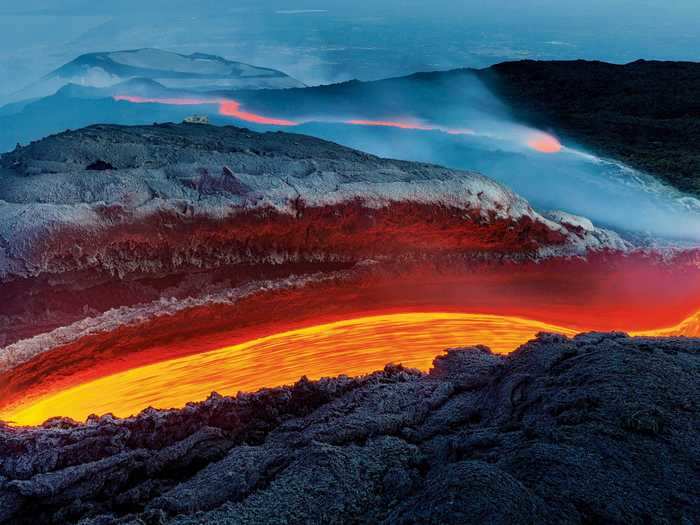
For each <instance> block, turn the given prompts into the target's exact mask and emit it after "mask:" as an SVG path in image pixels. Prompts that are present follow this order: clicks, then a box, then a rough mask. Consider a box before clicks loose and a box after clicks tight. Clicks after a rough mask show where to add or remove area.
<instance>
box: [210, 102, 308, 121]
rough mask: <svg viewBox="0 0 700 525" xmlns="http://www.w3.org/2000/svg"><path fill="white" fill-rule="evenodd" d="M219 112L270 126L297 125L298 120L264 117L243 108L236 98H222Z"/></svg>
mask: <svg viewBox="0 0 700 525" xmlns="http://www.w3.org/2000/svg"><path fill="white" fill-rule="evenodd" d="M219 114H220V115H224V116H227V117H234V118H237V119H239V120H244V121H246V122H254V123H256V124H267V125H269V126H296V125H297V122H294V121H292V120H285V119H279V118H269V117H263V116H262V115H257V114H255V113H250V112H248V111H242V110H241V104H240V103H239V102H236V101H235V100H222V101H220V102H219Z"/></svg>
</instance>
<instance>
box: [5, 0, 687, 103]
mask: <svg viewBox="0 0 700 525" xmlns="http://www.w3.org/2000/svg"><path fill="white" fill-rule="evenodd" d="M484 4H487V5H486V6H485V5H484ZM699 21H700V1H698V0H675V1H664V2H661V1H657V0H653V1H651V0H647V1H640V0H636V1H633V0H606V1H602V0H588V1H587V2H567V1H562V0H556V1H555V0H517V1H515V0H491V1H489V2H483V1H474V0H462V1H455V0H431V1H430V2H425V1H417V0H355V1H353V2H347V1H327V0H326V1H320V0H316V1H312V0H298V1H294V2H283V1H272V0H255V1H253V0H238V1H236V2H231V1H228V0H225V1H222V0H200V1H196V2H195V1H192V0H120V1H118V2H117V1H111V2H110V1H101V2H100V1H95V0H3V1H2V2H1V3H0V79H2V80H1V81H0V96H2V95H3V94H7V93H10V92H13V91H17V90H19V89H20V88H22V87H23V86H26V85H27V84H28V83H30V82H32V81H34V80H36V79H37V78H39V77H41V76H43V75H44V74H46V73H48V72H49V71H51V70H53V69H55V68H56V67H58V66H60V65H62V64H63V63H65V62H67V61H69V60H71V59H73V58H75V56H77V55H79V54H81V53H86V52H91V51H106V50H115V49H132V48H138V47H161V48H165V49H169V50H173V51H179V52H184V53H190V52H195V51H202V52H209V53H215V54H220V55H223V56H225V57H227V58H230V59H233V60H240V61H244V62H250V63H254V64H257V65H262V66H269V67H276V68H279V69H283V70H284V71H286V72H288V73H290V74H292V75H294V76H296V77H297V78H299V79H300V80H302V81H304V82H306V83H309V84H318V83H328V82H333V81H338V80H346V79H349V78H360V79H375V78H380V77H384V76H392V75H400V74H405V73H409V72H412V71H415V70H428V69H445V68H451V67H460V66H471V67H483V66H487V65H489V64H492V63H495V62H499V61H503V60H511V59H519V58H534V59H572V58H587V59H599V60H607V61H612V62H626V61H631V60H635V59H637V58H647V59H674V60H678V59H683V60H700V31H697V25H698V22H699Z"/></svg>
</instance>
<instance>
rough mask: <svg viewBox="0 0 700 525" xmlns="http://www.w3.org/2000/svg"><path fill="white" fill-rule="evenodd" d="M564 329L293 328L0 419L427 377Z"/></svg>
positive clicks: (31, 419)
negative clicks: (440, 362) (325, 382)
mask: <svg viewBox="0 0 700 525" xmlns="http://www.w3.org/2000/svg"><path fill="white" fill-rule="evenodd" d="M540 331H548V332H558V333H563V334H566V335H573V334H574V333H575V331H574V330H570V329H567V328H562V327H558V326H554V325H549V324H546V323H542V322H539V321H532V320H526V319H521V318H516V317H506V316H497V315H479V314H464V313H401V314H390V315H376V316H371V317H360V318H355V319H349V320H344V321H339V322H333V323H327V324H322V325H317V326H312V327H308V328H301V329H297V330H291V331H287V332H282V333H277V334H274V335H270V336H267V337H262V338H259V339H254V340H251V341H248V342H245V343H242V344H236V345H234V346H229V347H225V348H220V349H216V350H211V351H207V352H203V353H199V354H194V355H190V356H186V357H181V358H177V359H171V360H167V361H162V362H158V363H154V364H151V365H147V366H141V367H137V368H133V369H131V370H127V371H124V372H120V373H116V374H113V375H110V376H106V377H102V378H99V379H96V380H93V381H90V382H87V383H84V384H79V385H76V386H74V387H70V388H68V389H64V390H61V391H57V392H51V393H49V394H47V395H44V396H43V397H41V398H39V399H25V400H23V401H22V402H21V403H20V404H15V405H13V406H11V407H4V408H3V409H0V420H4V421H8V422H11V423H13V424H17V425H35V424H40V423H42V422H43V421H45V420H46V419H48V418H50V417H53V416H68V417H71V418H73V419H76V420H84V419H85V418H86V417H87V416H88V415H90V414H93V413H96V414H105V413H110V412H111V413H113V414H115V415H117V416H122V417H124V416H129V415H132V414H136V413H138V412H139V411H141V410H143V409H144V408H146V407H148V406H154V407H157V408H175V407H181V406H183V405H185V404H186V403H187V402H189V401H197V400H202V399H204V398H206V397H207V396H208V395H209V394H210V393H211V392H212V391H217V392H219V393H221V394H229V395H230V394H235V393H236V392H238V391H255V390H257V389H259V388H262V387H272V386H279V385H285V384H291V383H293V382H295V381H297V380H298V379H299V378H300V377H301V376H303V375H306V376H307V377H309V378H310V379H318V378H321V377H328V376H337V375H340V374H346V375H360V374H364V373H368V372H372V371H375V370H379V369H381V368H383V366H384V365H385V364H387V363H389V362H395V363H402V364H403V365H405V366H408V367H413V368H418V369H421V370H428V369H429V368H430V366H431V363H432V361H433V359H434V358H435V356H437V355H439V354H441V353H442V351H443V350H444V349H445V348H449V347H454V346H465V345H474V344H485V345H488V346H490V347H491V349H492V350H493V351H494V352H497V353H507V352H510V351H512V350H514V349H515V348H517V347H518V346H519V345H521V344H523V343H525V342H526V341H528V340H529V339H531V338H533V337H534V335H535V334H536V333H537V332H540Z"/></svg>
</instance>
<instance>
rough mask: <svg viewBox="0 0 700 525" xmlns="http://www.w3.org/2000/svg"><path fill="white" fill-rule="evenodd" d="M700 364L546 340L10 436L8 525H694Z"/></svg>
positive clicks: (621, 347) (611, 341) (5, 489)
mask: <svg viewBox="0 0 700 525" xmlns="http://www.w3.org/2000/svg"><path fill="white" fill-rule="evenodd" d="M699 351H700V340H697V339H681V338H676V339H653V338H630V337H628V336H626V335H625V334H621V333H608V334H602V333H588V334H582V335H579V336H577V337H575V338H573V339H567V338H565V337H563V336H555V335H551V334H540V335H539V336H538V338H537V339H536V340H533V341H531V342H530V343H528V344H526V345H524V346H523V347H521V348H520V349H518V350H517V351H516V352H514V353H513V354H511V355H510V356H506V357H502V356H496V355H494V354H492V353H491V352H490V351H489V350H488V349H487V348H485V347H475V348H463V349H452V350H448V351H447V352H446V353H445V355H443V356H440V357H438V358H436V359H435V362H434V367H433V369H432V370H431V371H430V372H429V373H428V374H421V373H419V372H417V371H413V370H408V369H404V368H402V367H401V366H395V365H388V366H387V367H386V368H385V370H384V371H382V372H377V373H374V374H371V375H369V376H366V377H360V378H354V379H353V378H347V377H339V378H335V379H325V380H321V381H318V382H309V381H307V380H304V379H302V380H301V381H299V382H298V383H297V384H295V385H294V386H291V387H284V388H277V389H271V390H262V391H260V392H258V393H255V394H239V395H238V396H237V397H236V398H228V397H221V396H219V395H217V394H212V396H211V397H210V398H209V399H208V400H207V401H205V402H202V403H195V404H190V405H188V406H187V407H186V408H184V409H182V410H171V411H157V410H153V409H148V410H146V411H144V412H143V413H141V414H140V415H138V416H135V417H132V418H129V419H123V420H119V419H115V418H113V417H111V416H104V417H102V418H97V417H94V418H91V419H89V420H88V422H87V423H86V424H77V423H75V422H72V421H70V420H65V419H54V420H50V421H49V422H47V423H45V424H44V425H43V426H42V427H36V428H10V427H4V428H2V427H0V503H1V504H0V522H1V523H18V524H22V523H38V522H41V523H78V522H80V523H82V524H85V525H87V524H105V525H106V524H111V523H134V524H135V523H178V524H194V523H503V524H506V523H508V524H512V523H523V524H526V523H562V524H563V523H571V524H581V523H659V524H660V523H697V522H698V521H700V484H699V482H698V479H699V478H698V471H697V468H698V464H699V462H700V447H699V446H698V443H700V439H699V438H700V424H699V421H700V417H698V416H699V414H698V410H699V407H700V390H699V389H698V382H697V376H698V373H700V353H699Z"/></svg>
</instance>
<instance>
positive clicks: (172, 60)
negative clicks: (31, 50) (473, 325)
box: [22, 48, 303, 98]
mask: <svg viewBox="0 0 700 525" xmlns="http://www.w3.org/2000/svg"><path fill="white" fill-rule="evenodd" d="M131 79H147V80H151V81H155V82H158V83H159V84H160V85H161V86H165V87H168V88H176V89H188V90H192V91H207V90H208V91H212V90H215V89H244V88H245V89H279V88H290V87H301V86H303V84H302V83H301V82H299V81H298V80H296V79H294V78H292V77H290V76H289V75H286V74H285V73H283V72H281V71H277V70H275V69H269V68H264V67H258V66H252V65H250V64H244V63H242V62H233V61H230V60H226V59H225V58H222V57H219V56H215V55H207V54H204V53H193V54H191V55H183V54H180V53H173V52H171V51H164V50H162V49H148V48H146V49H132V50H125V51H111V52H99V53H88V54H85V55H81V56H79V57H78V58H76V59H75V60H73V61H71V62H69V63H67V64H65V65H63V66H61V67H60V68H58V69H56V70H55V71H52V72H51V73H49V74H48V75H46V76H45V77H44V78H42V79H41V80H40V81H38V82H37V83H35V84H33V85H31V86H29V87H28V88H26V89H25V90H22V95H23V96H24V98H31V97H38V96H46V95H50V94H52V93H53V92H55V91H56V90H57V89H59V88H60V87H62V86H64V85H66V84H77V85H79V86H92V87H108V86H112V85H114V84H118V83H120V82H124V81H128V80H131Z"/></svg>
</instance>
